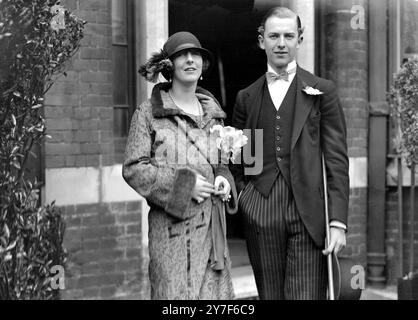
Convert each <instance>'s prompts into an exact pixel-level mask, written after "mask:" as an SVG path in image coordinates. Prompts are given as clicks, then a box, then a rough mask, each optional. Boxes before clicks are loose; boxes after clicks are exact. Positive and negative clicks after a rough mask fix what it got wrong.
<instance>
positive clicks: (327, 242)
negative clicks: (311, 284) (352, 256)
mask: <svg viewBox="0 0 418 320" xmlns="http://www.w3.org/2000/svg"><path fill="white" fill-rule="evenodd" d="M322 180H323V182H324V201H325V235H326V239H325V246H326V247H327V248H328V247H329V245H330V242H331V238H330V230H329V214H328V188H327V173H326V169H325V159H324V154H322ZM332 254H333V253H332V252H331V253H330V254H328V256H327V265H328V293H329V300H335V296H334V274H333V268H332Z"/></svg>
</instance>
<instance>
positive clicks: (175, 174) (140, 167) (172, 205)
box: [122, 107, 196, 220]
mask: <svg viewBox="0 0 418 320" xmlns="http://www.w3.org/2000/svg"><path fill="white" fill-rule="evenodd" d="M152 136H153V135H152V130H151V121H150V119H149V116H148V117H147V114H146V112H145V111H143V110H142V109H141V107H140V108H139V109H138V110H136V111H135V113H134V115H133V117H132V122H131V127H130V130H129V136H128V141H127V145H126V150H125V160H124V163H123V170H122V175H123V178H124V179H125V181H126V182H127V183H128V184H129V185H130V186H131V187H132V188H133V189H134V190H135V191H136V192H138V193H139V194H140V195H142V196H143V197H144V198H146V199H147V201H149V202H151V203H152V204H154V205H157V206H159V207H161V208H163V209H164V210H165V211H166V212H167V213H168V214H170V215H172V216H174V217H176V218H178V219H181V220H185V219H187V218H189V217H188V213H189V210H188V208H189V205H190V202H191V199H192V191H193V188H194V186H195V184H196V173H195V172H194V171H192V170H190V169H188V168H176V167H174V166H170V165H159V166H157V165H155V164H154V163H155V162H154V161H153V159H152V155H151V150H152V144H153V140H152Z"/></svg>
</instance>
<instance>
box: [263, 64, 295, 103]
mask: <svg viewBox="0 0 418 320" xmlns="http://www.w3.org/2000/svg"><path fill="white" fill-rule="evenodd" d="M295 68H296V60H293V61H292V62H290V63H289V64H288V65H287V69H286V71H289V70H292V69H295ZM267 72H272V73H275V74H277V72H276V71H274V69H273V68H272V66H270V65H269V64H267ZM295 76H296V72H293V73H291V74H289V81H286V80H276V81H274V82H272V83H268V89H269V92H270V96H271V100H273V104H274V106H275V108H276V110H279V108H280V106H281V104H282V102H283V100H284V97H285V96H286V93H287V90H289V87H290V84H291V83H292V81H293V79H294V78H295Z"/></svg>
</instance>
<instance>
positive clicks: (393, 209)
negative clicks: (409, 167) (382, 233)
mask: <svg viewBox="0 0 418 320" xmlns="http://www.w3.org/2000/svg"><path fill="white" fill-rule="evenodd" d="M410 189H411V188H410V187H404V188H403V189H402V196H403V197H402V198H403V200H402V203H403V205H402V208H403V224H402V227H403V258H404V259H403V265H404V272H408V271H409V252H410V250H409V244H410V242H409V236H410V228H411V227H410V224H409V223H408V221H410V216H411V213H410V210H409V207H410V205H409V204H410V193H409V192H410ZM417 202H418V192H415V203H417ZM398 217H399V214H398V190H397V188H396V187H388V188H387V192H386V254H387V267H386V273H387V281H388V283H391V284H395V283H396V281H397V278H398V277H399V276H400V270H399V257H400V256H399V252H400V250H399V228H398V225H399V224H398ZM414 218H415V241H414V267H415V270H416V269H417V268H418V210H417V207H415V217H414Z"/></svg>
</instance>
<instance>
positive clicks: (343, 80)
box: [320, 0, 369, 267]
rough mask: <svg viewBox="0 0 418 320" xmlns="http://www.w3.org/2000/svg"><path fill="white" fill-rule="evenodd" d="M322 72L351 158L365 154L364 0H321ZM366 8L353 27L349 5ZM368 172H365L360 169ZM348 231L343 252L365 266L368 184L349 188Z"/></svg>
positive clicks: (366, 72)
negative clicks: (333, 91) (331, 86)
mask: <svg viewBox="0 0 418 320" xmlns="http://www.w3.org/2000/svg"><path fill="white" fill-rule="evenodd" d="M321 4H322V16H321V18H322V23H323V26H322V28H323V31H324V34H325V35H321V37H322V36H323V37H324V38H323V41H324V43H323V49H322V51H321V52H322V56H321V57H320V59H321V61H322V65H321V75H322V76H323V77H325V78H328V79H331V80H333V81H334V82H335V84H336V85H337V88H338V95H339V97H340V100H341V104H342V107H343V110H344V114H345V118H346V124H347V144H348V155H349V157H350V158H367V154H368V152H367V149H368V114H369V111H368V104H369V102H368V71H367V70H368V38H367V1H356V2H355V3H353V1H351V0H342V1H331V0H324V1H322V2H321ZM354 4H356V5H361V6H363V7H364V9H365V20H366V21H365V25H366V29H364V30H362V29H353V28H352V26H351V19H352V18H353V17H354V15H355V14H353V13H352V12H351V8H352V6H353V5H354ZM363 174H364V175H367V172H364V173H363ZM348 225H349V232H348V234H347V247H346V249H345V250H344V251H343V252H342V254H343V255H348V256H352V257H353V258H354V259H355V260H356V261H358V262H360V263H361V264H362V265H363V266H364V267H365V266H366V262H367V241H366V240H367V236H366V235H367V185H365V186H361V187H354V188H353V187H352V188H351V189H350V204H349V216H348Z"/></svg>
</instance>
